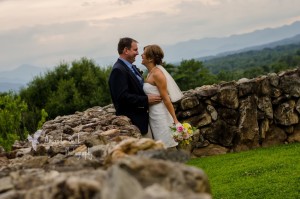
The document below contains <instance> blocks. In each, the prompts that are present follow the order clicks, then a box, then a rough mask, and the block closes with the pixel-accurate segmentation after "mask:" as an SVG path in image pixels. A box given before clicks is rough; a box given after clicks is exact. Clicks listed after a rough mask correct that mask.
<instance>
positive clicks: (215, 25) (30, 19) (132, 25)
mask: <svg viewBox="0 0 300 199" xmlns="http://www.w3.org/2000/svg"><path fill="white" fill-rule="evenodd" d="M298 20H300V1H299V0H151V1H149V0H0V71H4V70H11V69H14V68H16V67H18V66H20V65H22V64H30V65H35V66H38V67H45V68H51V67H54V66H57V65H58V64H59V63H61V62H63V61H66V62H70V61H73V60H75V59H80V58H81V57H87V58H90V59H94V60H97V63H98V64H99V65H105V64H112V63H113V62H114V61H115V59H116V58H117V57H118V55H117V50H116V48H117V42H118V40H119V38H120V37H123V36H129V37H133V38H135V39H137V40H138V41H139V48H140V53H141V52H142V47H143V46H144V45H146V44H152V43H156V44H160V45H170V44H175V43H178V42H181V41H187V40H191V39H201V38H206V37H224V36H229V35H232V34H241V33H246V32H251V31H254V30H257V29H263V28H272V27H279V26H282V25H285V24H291V23H292V22H295V21H298ZM105 57H106V58H105ZM101 62H102V63H101ZM137 62H138V60H137ZM137 64H139V63H137Z"/></svg>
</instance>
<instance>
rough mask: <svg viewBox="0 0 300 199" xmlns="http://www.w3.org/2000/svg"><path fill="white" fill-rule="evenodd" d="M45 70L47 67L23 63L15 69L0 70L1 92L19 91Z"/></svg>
mask: <svg viewBox="0 0 300 199" xmlns="http://www.w3.org/2000/svg"><path fill="white" fill-rule="evenodd" d="M45 71H46V69H45V68H40V67H37V66H32V65H28V64H23V65H21V66H19V67H18V68H16V69H14V70H10V71H3V72H0V92H7V91H9V90H12V91H18V90H19V89H20V88H21V87H24V86H26V84H27V83H29V82H30V81H31V80H33V78H34V77H35V76H38V75H42V74H43V73H44V72H45Z"/></svg>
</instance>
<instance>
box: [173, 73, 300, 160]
mask: <svg viewBox="0 0 300 199" xmlns="http://www.w3.org/2000/svg"><path fill="white" fill-rule="evenodd" d="M299 76H300V69H299V68H298V69H294V70H291V71H285V72H282V73H280V74H275V73H272V74H269V75H267V76H261V77H258V78H255V79H245V78H244V79H240V80H239V81H237V82H236V81H233V82H225V83H221V84H217V85H209V86H202V87H199V88H195V89H193V90H189V91H186V92H184V98H183V99H182V100H180V101H179V102H177V103H175V104H174V106H175V107H176V113H177V116H178V118H179V120H180V121H181V122H184V121H186V122H189V123H190V124H191V125H193V126H195V127H197V129H199V130H198V131H197V132H196V134H195V136H194V140H193V143H192V144H191V146H190V148H189V149H190V150H191V152H192V154H193V155H194V156H196V157H201V156H209V155H215V154H224V153H228V152H238V151H243V150H249V149H254V148H258V147H268V146H273V145H277V144H286V143H292V142H300V124H299V115H300V77H299Z"/></svg>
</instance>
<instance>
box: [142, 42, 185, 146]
mask: <svg viewBox="0 0 300 199" xmlns="http://www.w3.org/2000/svg"><path fill="white" fill-rule="evenodd" d="M163 57H164V53H163V51H162V49H161V48H160V47H159V46H158V45H149V46H146V47H144V52H143V54H142V64H143V65H145V66H146V68H147V69H148V75H147V78H146V80H145V83H144V87H143V88H144V91H145V93H146V94H147V95H148V94H159V95H160V96H161V97H162V102H160V103H158V104H155V105H151V106H150V107H149V124H150V128H151V130H152V134H153V138H154V139H155V140H161V141H162V142H163V143H164V144H165V146H166V147H167V148H171V147H176V146H177V145H178V143H177V142H175V141H174V139H173V137H172V131H171V129H170V126H173V125H174V124H175V125H176V127H178V126H181V123H180V122H179V121H178V119H177V118H176V115H175V110H174V107H173V104H172V102H176V101H178V100H179V99H181V98H182V96H183V95H182V93H181V91H180V89H179V88H178V86H177V84H176V83H175V81H174V79H173V78H172V77H171V75H170V74H169V73H168V72H167V71H166V70H165V68H164V67H162V66H161V64H162V59H163Z"/></svg>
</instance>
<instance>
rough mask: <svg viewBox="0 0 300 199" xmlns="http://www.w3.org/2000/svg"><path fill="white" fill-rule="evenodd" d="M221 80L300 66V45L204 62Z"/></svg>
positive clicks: (253, 51)
mask: <svg viewBox="0 0 300 199" xmlns="http://www.w3.org/2000/svg"><path fill="white" fill-rule="evenodd" d="M203 64H204V66H205V67H206V68H208V69H209V71H210V72H211V73H213V74H214V75H217V77H218V79H219V80H224V81H231V80H238V79H240V78H243V77H246V78H254V77H257V76H259V75H264V74H267V73H271V72H275V73H278V72H279V71H283V70H287V69H290V68H294V67H295V66H299V65H300V43H298V44H290V45H282V46H277V47H274V48H264V49H262V50H251V51H247V52H242V53H237V54H232V55H227V56H224V57H219V58H214V59H210V60H206V61H203Z"/></svg>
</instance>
